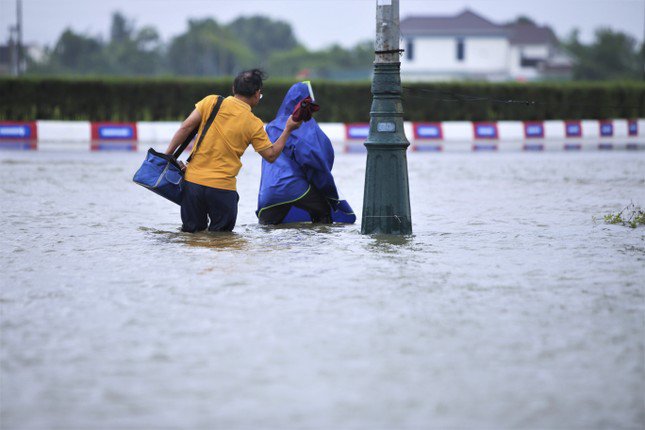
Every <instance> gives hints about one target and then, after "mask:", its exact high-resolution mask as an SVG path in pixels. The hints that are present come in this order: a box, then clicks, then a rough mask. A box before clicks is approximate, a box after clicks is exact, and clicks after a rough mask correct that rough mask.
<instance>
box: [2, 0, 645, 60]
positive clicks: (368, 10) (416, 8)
mask: <svg viewBox="0 0 645 430" xmlns="http://www.w3.org/2000/svg"><path fill="white" fill-rule="evenodd" d="M22 5H23V6H22V9H23V40H24V42H25V43H36V44H39V45H47V46H52V45H53V44H54V43H55V42H56V40H57V39H58V37H59V36H60V34H61V33H62V32H63V30H64V29H66V28H71V29H73V30H74V31H76V32H79V33H84V34H87V35H92V36H97V35H101V36H103V37H104V38H107V36H108V34H109V27H110V22H111V15H112V13H113V12H115V11H119V12H121V13H122V14H124V15H125V16H126V17H127V18H128V19H131V20H133V21H134V23H135V26H136V28H140V27H142V26H144V25H151V26H153V27H155V28H156V29H157V31H158V32H159V33H160V35H161V37H162V39H163V40H164V41H165V42H167V41H169V40H170V39H171V38H172V37H173V36H176V35H178V34H181V33H183V32H184V31H185V30H186V28H187V21H188V19H191V18H197V19H201V18H207V17H210V18H213V19H215V20H216V21H217V22H219V23H221V24H227V23H229V22H231V21H233V20H234V19H235V18H237V17H239V16H252V15H264V16H268V17H270V18H272V19H276V20H283V21H286V22H288V23H290V24H291V26H292V28H293V30H294V33H295V35H296V38H297V39H298V40H299V41H300V42H301V43H302V44H303V45H305V46H306V47H307V48H308V49H310V50H318V49H323V48H325V47H328V46H330V45H332V44H339V45H341V46H343V47H345V48H349V47H352V46H354V45H356V44H357V43H359V42H361V41H365V40H373V38H374V33H375V26H376V25H375V15H376V12H375V11H376V1H375V0H100V1H97V0H22ZM399 5H400V6H399V9H400V11H399V14H400V17H401V19H404V18H405V17H408V16H414V15H442V16H450V15H455V14H457V13H459V12H461V11H463V10H464V9H466V8H468V9H470V10H472V11H473V12H476V13H478V14H479V15H481V16H483V17H484V18H486V19H488V20H490V21H492V22H494V23H497V24H500V23H504V22H507V21H510V20H513V19H515V18H516V17H517V16H520V15H525V16H528V17H530V18H531V19H533V20H534V21H535V22H537V23H538V24H540V25H549V26H550V27H551V28H552V29H553V30H554V31H555V33H556V35H557V36H558V37H560V38H564V37H566V36H567V35H569V34H570V32H571V30H573V29H574V28H577V29H579V31H580V39H581V40H582V41H583V42H585V43H589V42H591V41H592V40H593V35H594V31H595V30H596V29H598V28H600V27H609V28H611V29H613V30H616V31H618V30H619V31H623V32H625V33H627V34H629V35H631V36H632V37H634V38H635V39H636V40H637V41H639V42H642V41H643V37H644V33H645V0H400V2H399ZM15 16H16V0H0V42H2V43H3V44H4V43H6V41H7V40H8V37H9V28H10V26H12V25H14V24H15V21H16V18H15Z"/></svg>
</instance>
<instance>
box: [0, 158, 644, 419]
mask: <svg viewBox="0 0 645 430" xmlns="http://www.w3.org/2000/svg"><path fill="white" fill-rule="evenodd" d="M144 155H145V154H144V153H141V152H140V153H86V152H46V151H45V152H43V151H37V152H0V179H1V180H0V197H1V198H2V204H1V206H0V207H1V209H0V215H1V218H2V226H1V229H2V230H1V232H2V234H1V237H0V251H1V253H2V260H3V261H2V274H1V278H0V279H1V281H0V282H1V283H2V284H1V295H0V306H1V307H0V310H1V321H0V324H1V325H0V328H1V351H0V354H1V355H0V359H1V361H0V364H1V375H0V376H1V388H0V394H1V398H0V400H1V404H0V408H1V411H0V412H1V422H0V427H1V428H2V429H7V430H13V429H66V430H72V429H135V428H137V429H138V428H140V429H220V428H221V429H305V428H306V429H325V430H327V429H422V428H423V429H427V428H468V429H503V428H521V429H545V428H581V429H582V428H584V429H588V428H611V429H616V428H643V426H645V359H644V357H645V352H644V351H645V349H644V345H645V228H643V227H640V228H636V229H631V228H628V227H623V226H619V225H607V224H604V222H603V221H602V216H603V215H605V214H608V213H610V212H618V211H619V210H620V209H622V208H623V207H625V206H627V205H628V204H629V203H630V202H634V203H636V204H640V205H641V206H643V205H645V153H643V152H576V153H565V152H558V153H519V152H518V153H492V154H491V153H482V154H479V153H461V154H420V153H410V154H408V166H409V176H410V195H411V202H412V203H411V204H412V222H413V230H414V234H413V235H412V236H410V237H387V236H380V237H372V236H363V235H361V234H360V225H359V224H358V223H357V224H356V225H334V226H313V227H312V226H297V227H281V228H270V227H261V226H258V225H257V224H256V219H255V215H254V210H255V202H256V196H257V189H258V184H259V171H260V169H259V166H260V159H259V157H258V156H257V155H256V154H254V153H252V151H249V152H248V153H247V154H246V155H245V158H244V160H243V161H244V163H245V166H244V168H243V169H242V173H241V175H240V177H239V182H238V183H239V192H240V195H241V200H240V206H239V209H240V210H239V217H238V224H237V226H236V228H235V230H234V232H233V233H227V234H208V233H201V234H195V235H190V234H185V233H181V232H180V231H179V226H180V220H179V208H178V206H176V205H174V204H172V203H170V202H167V201H165V200H163V199H162V198H160V197H158V196H156V195H155V194H153V193H151V192H149V191H148V190H145V189H143V188H142V187H139V186H137V185H135V184H133V183H132V182H131V178H132V175H133V173H134V171H135V170H136V168H137V167H138V165H139V164H140V162H141V161H142V160H143V158H144ZM364 171H365V155H358V154H353V155H347V154H338V155H337V157H336V164H335V167H334V172H335V176H336V180H337V183H338V185H339V188H340V189H341V191H342V192H343V193H344V194H345V197H346V198H347V200H348V201H349V202H350V204H351V205H352V206H353V207H354V209H355V211H356V212H357V215H358V218H359V220H360V211H361V209H362V192H363V182H364Z"/></svg>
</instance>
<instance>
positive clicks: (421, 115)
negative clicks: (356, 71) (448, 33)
mask: <svg viewBox="0 0 645 430" xmlns="http://www.w3.org/2000/svg"><path fill="white" fill-rule="evenodd" d="M293 83H294V80H278V79H275V78H271V79H269V80H268V81H267V82H266V84H265V87H264V98H263V99H262V102H261V103H260V104H259V105H258V107H257V108H256V110H255V112H256V113H257V115H258V116H259V117H260V118H262V119H263V120H265V121H267V120H270V119H271V118H273V116H274V115H275V112H276V111H277V110H278V107H279V106H280V103H281V102H282V99H283V98H284V95H285V94H286V92H287V90H288V89H289V87H290V86H291V85H292V84H293ZM312 83H313V88H314V93H315V95H316V100H317V101H318V102H319V103H320V105H321V107H322V108H321V110H320V112H318V113H317V114H316V118H317V119H318V120H319V121H323V122H367V121H369V112H370V108H371V103H372V94H371V88H370V82H368V81H356V82H342V83H341V82H332V81H326V80H313V81H312ZM231 84H232V80H231V78H230V77H227V78H219V79H206V78H181V79H177V78H173V79H170V78H109V79H106V78H96V77H94V78H92V77H85V78H78V77H77V78H71V77H70V78H48V77H40V78H38V77H28V78H20V79H16V78H0V100H2V103H0V120H34V119H59V120H115V121H116V120H121V121H142V120H146V121H151V120H156V121H161V120H179V119H183V118H184V117H185V116H186V115H187V114H188V113H190V111H191V110H192V109H193V106H194V104H195V103H196V102H197V101H199V100H201V99H202V98H203V97H205V96H206V95H208V94H222V95H229V94H230V91H231ZM507 100H514V101H522V100H525V101H527V103H505V101H507ZM403 110H404V119H405V120H406V121H455V120H460V121H486V120H489V121H496V120H546V119H606V118H643V117H645V83H641V82H626V83H589V82H586V83H566V84H565V83H560V84H517V83H512V84H489V83H450V84H448V83H443V84H405V85H404V91H403Z"/></svg>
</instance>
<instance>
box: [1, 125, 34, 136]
mask: <svg viewBox="0 0 645 430" xmlns="http://www.w3.org/2000/svg"><path fill="white" fill-rule="evenodd" d="M30 137H31V127H29V126H28V125H23V124H11V125H7V124H2V125H0V139H29V138H30Z"/></svg>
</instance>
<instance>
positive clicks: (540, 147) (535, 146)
mask: <svg viewBox="0 0 645 430" xmlns="http://www.w3.org/2000/svg"><path fill="white" fill-rule="evenodd" d="M523 149H524V150H525V151H544V144H542V143H525V144H524V146H523Z"/></svg>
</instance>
